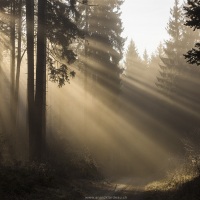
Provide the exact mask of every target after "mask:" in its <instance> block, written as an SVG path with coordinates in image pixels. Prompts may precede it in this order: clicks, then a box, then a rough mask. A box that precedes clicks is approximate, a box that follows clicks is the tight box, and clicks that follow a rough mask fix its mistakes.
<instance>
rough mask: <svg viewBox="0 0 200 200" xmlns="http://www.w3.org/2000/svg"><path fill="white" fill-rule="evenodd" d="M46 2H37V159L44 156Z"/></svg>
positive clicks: (43, 0) (44, 0)
mask: <svg viewBox="0 0 200 200" xmlns="http://www.w3.org/2000/svg"><path fill="white" fill-rule="evenodd" d="M46 4H47V1H46V0H38V31H37V64H36V94H35V106H36V115H37V117H36V134H37V159H38V160H42V159H43V158H44V155H45V137H46V135H45V132H46Z"/></svg>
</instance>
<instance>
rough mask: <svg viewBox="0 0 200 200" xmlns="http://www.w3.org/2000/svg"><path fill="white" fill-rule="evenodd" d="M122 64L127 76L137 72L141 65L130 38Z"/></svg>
mask: <svg viewBox="0 0 200 200" xmlns="http://www.w3.org/2000/svg"><path fill="white" fill-rule="evenodd" d="M124 65H125V68H126V75H127V76H133V75H134V74H137V73H138V69H139V67H140V66H141V59H140V57H139V54H138V51H137V48H136V46H135V43H134V41H133V40H131V41H130V43H129V45H128V48H127V51H126V55H125V63H124Z"/></svg>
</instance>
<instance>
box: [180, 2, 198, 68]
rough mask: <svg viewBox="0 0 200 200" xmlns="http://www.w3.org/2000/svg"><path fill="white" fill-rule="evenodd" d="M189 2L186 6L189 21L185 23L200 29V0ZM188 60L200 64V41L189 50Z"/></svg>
mask: <svg viewBox="0 0 200 200" xmlns="http://www.w3.org/2000/svg"><path fill="white" fill-rule="evenodd" d="M187 4H188V5H186V6H185V7H184V10H185V11H186V17H187V21H186V23H185V25H186V26H189V27H191V28H193V29H194V31H195V30H196V29H200V1H199V0H188V1H187ZM185 58H186V59H187V61H188V62H189V63H191V64H197V65H200V43H199V42H197V43H196V44H195V48H192V50H190V51H188V53H187V54H186V55H185Z"/></svg>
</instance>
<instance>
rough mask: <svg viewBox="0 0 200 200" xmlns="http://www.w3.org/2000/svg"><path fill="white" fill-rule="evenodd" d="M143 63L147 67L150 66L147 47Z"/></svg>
mask: <svg viewBox="0 0 200 200" xmlns="http://www.w3.org/2000/svg"><path fill="white" fill-rule="evenodd" d="M143 64H144V66H145V67H148V66H149V55H148V53H147V50H146V49H145V50H144V54H143Z"/></svg>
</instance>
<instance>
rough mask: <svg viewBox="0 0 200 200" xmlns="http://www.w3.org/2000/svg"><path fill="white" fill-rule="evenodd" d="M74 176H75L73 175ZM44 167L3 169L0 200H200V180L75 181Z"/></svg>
mask: <svg viewBox="0 0 200 200" xmlns="http://www.w3.org/2000/svg"><path fill="white" fill-rule="evenodd" d="M71 175H72V173H71ZM71 175H68V176H66V175H64V174H63V172H62V173H61V174H56V173H55V172H53V171H52V170H49V169H48V168H46V167H45V166H44V165H27V166H23V167H21V166H14V167H13V166H12V167H4V166H0V200H98V199H101V200H109V199H110V200H112V199H115V200H116V199H117V200H124V199H128V200H200V176H199V175H198V176H186V175H183V174H182V175H180V174H178V173H177V174H174V175H173V176H171V177H170V178H168V179H163V180H160V181H153V180H148V179H147V178H146V179H145V178H142V179H136V178H130V177H129V178H123V179H116V180H112V181H111V180H110V181H108V180H105V179H103V178H100V179H96V178H88V177H87V176H86V177H84V178H74V176H71Z"/></svg>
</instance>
